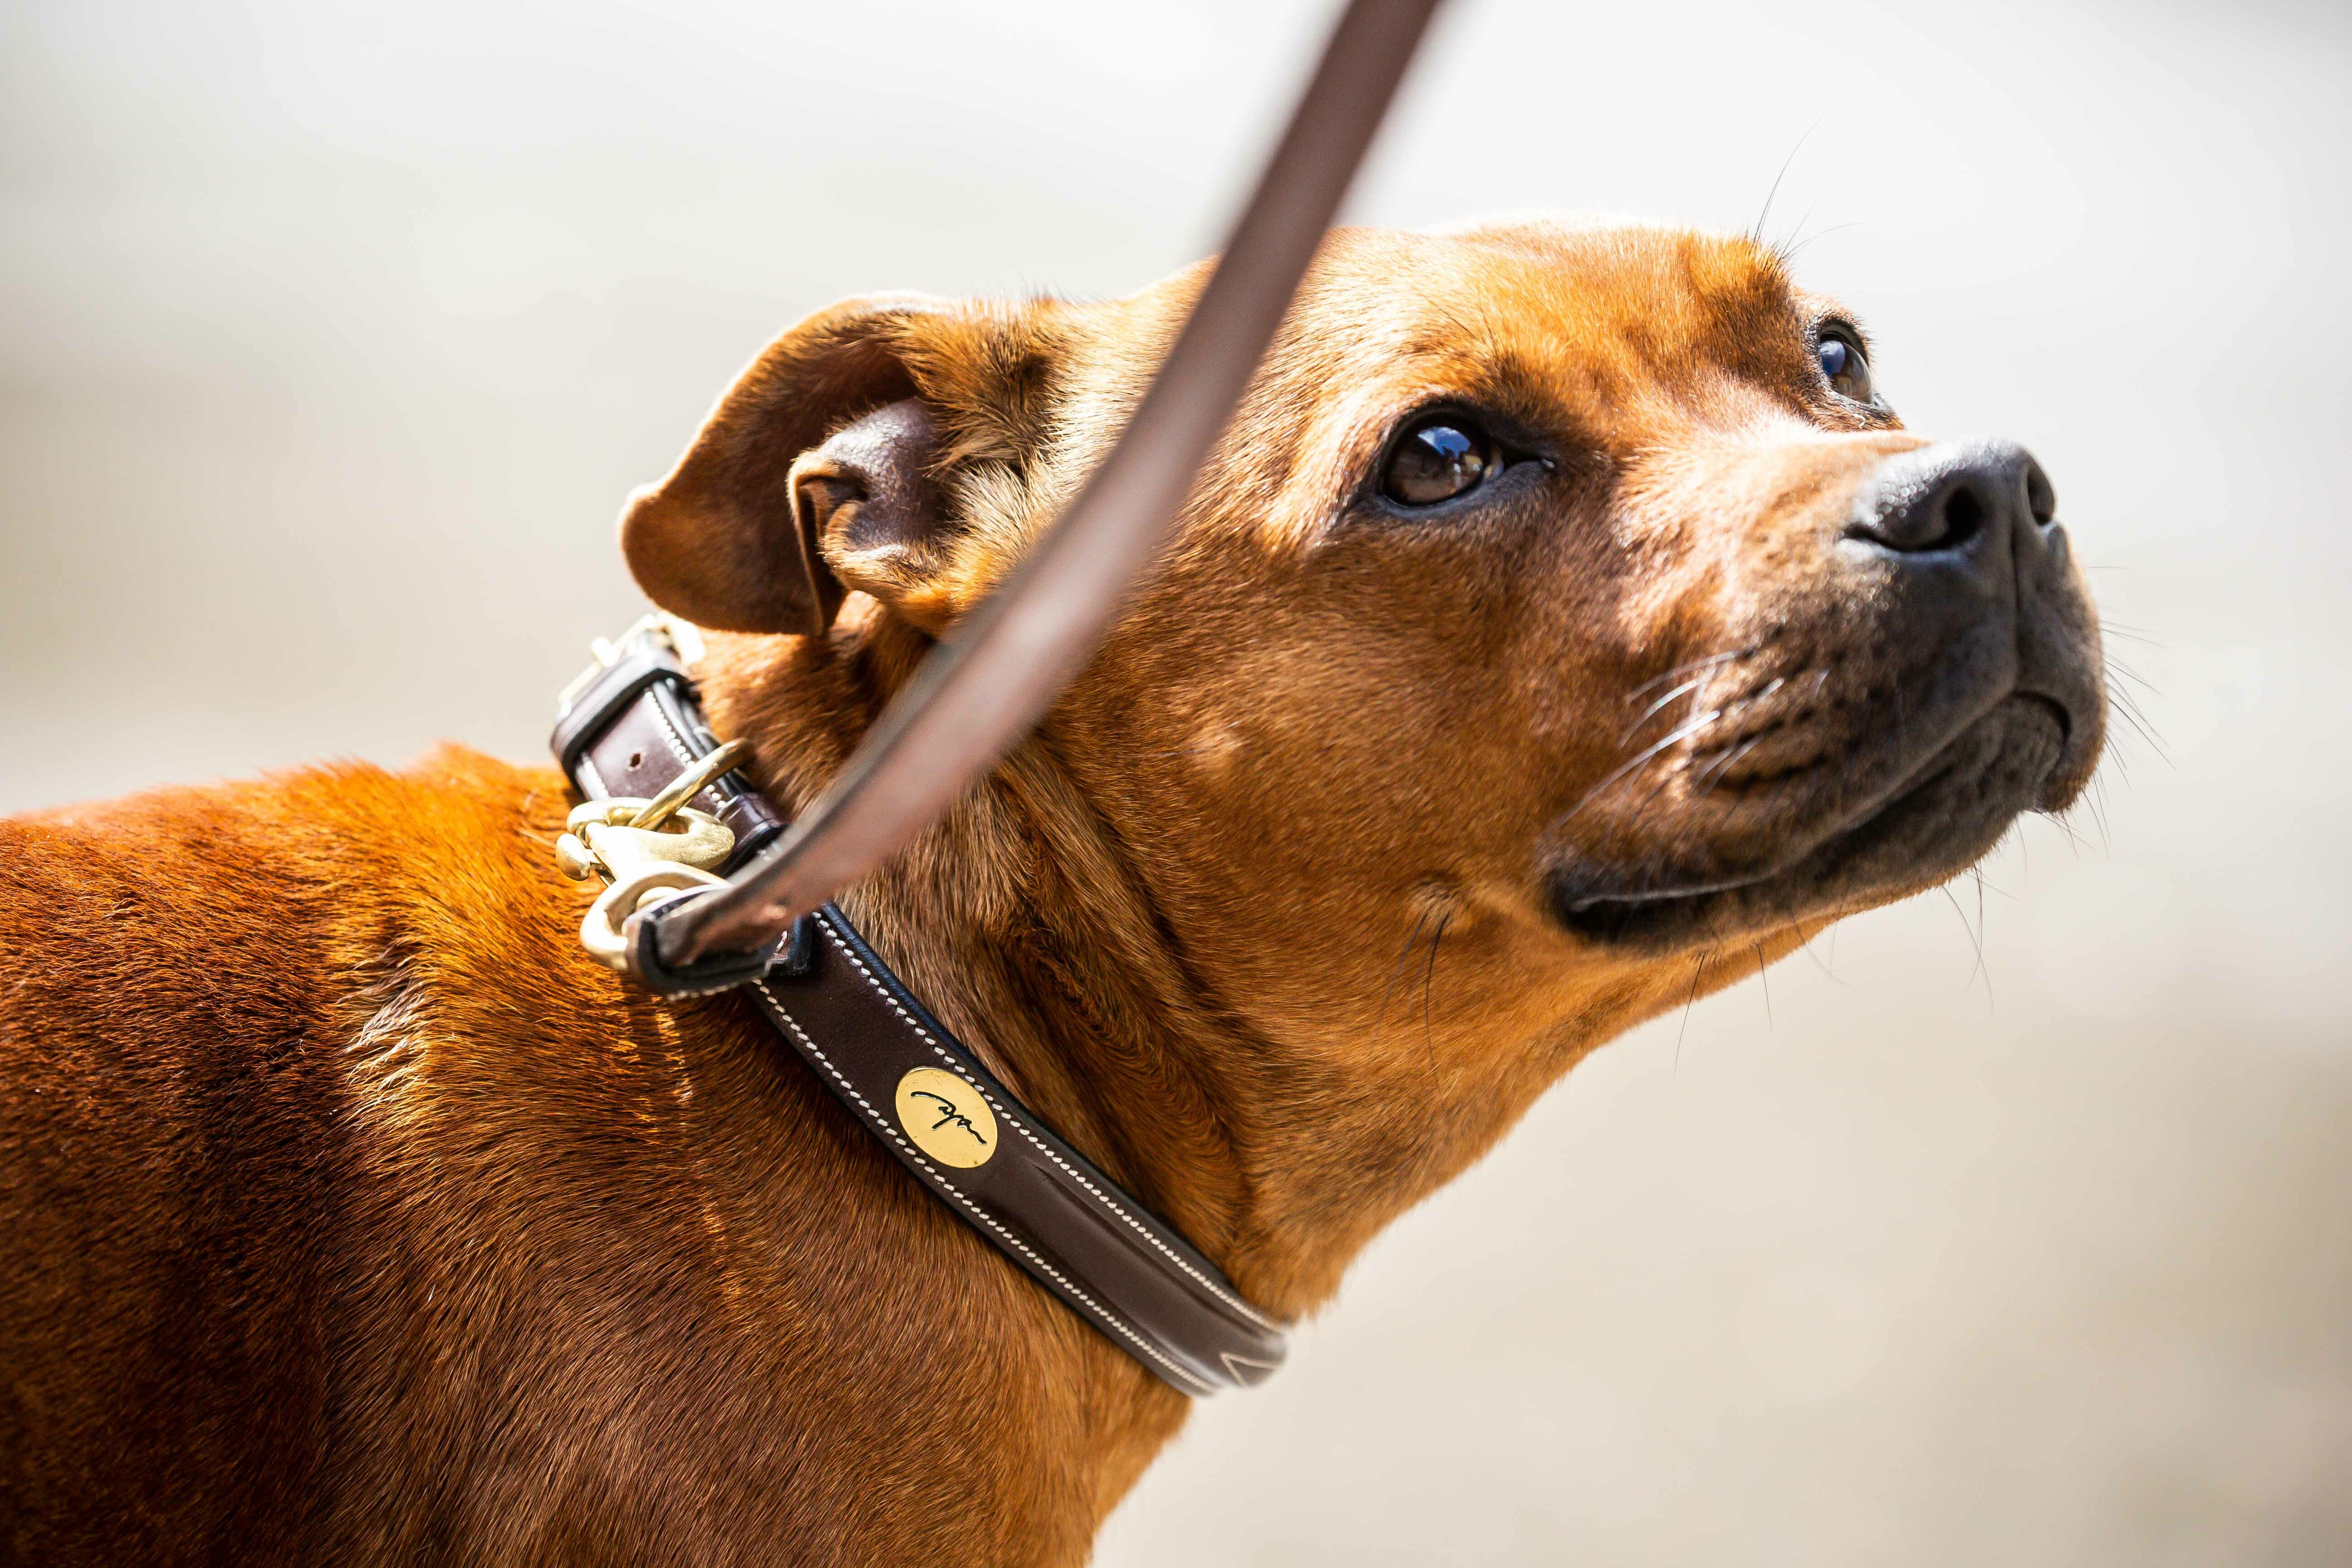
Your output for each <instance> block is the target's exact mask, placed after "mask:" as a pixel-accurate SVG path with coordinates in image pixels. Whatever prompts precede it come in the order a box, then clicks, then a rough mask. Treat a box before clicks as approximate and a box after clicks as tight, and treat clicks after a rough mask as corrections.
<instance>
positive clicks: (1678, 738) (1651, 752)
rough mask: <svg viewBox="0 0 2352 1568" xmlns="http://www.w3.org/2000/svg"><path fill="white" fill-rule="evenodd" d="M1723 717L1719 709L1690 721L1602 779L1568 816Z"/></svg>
mask: <svg viewBox="0 0 2352 1568" xmlns="http://www.w3.org/2000/svg"><path fill="white" fill-rule="evenodd" d="M1722 717H1723V710H1721V709H1719V708H1718V709H1716V710H1713V711H1711V712H1706V713H1702V714H1700V715H1699V716H1698V717H1697V718H1696V719H1694V720H1692V721H1689V722H1688V723H1686V724H1685V725H1683V726H1682V727H1681V728H1680V729H1678V730H1676V731H1674V733H1672V734H1670V735H1668V736H1667V737H1666V738H1665V739H1664V740H1662V741H1660V742H1657V743H1656V744H1655V745H1653V746H1651V747H1649V748H1647V749H1646V750H1644V751H1643V752H1642V753H1641V755H1639V756H1637V757H1635V758H1633V761H1631V762H1629V763H1625V765H1624V766H1622V767H1621V768H1619V769H1618V770H1617V771H1616V772H1615V773H1611V774H1610V775H1609V776H1608V777H1607V778H1605V779H1602V780H1601V782H1600V783H1599V784H1594V785H1593V786H1592V787H1591V789H1589V790H1587V791H1585V792H1584V798H1583V799H1582V800H1580V801H1578V802H1577V803H1576V805H1574V806H1573V807H1572V808H1570V811H1569V814H1568V815H1569V816H1570V817H1572V816H1575V815H1576V814H1577V813H1578V812H1580V811H1582V810H1583V809H1584V808H1585V807H1586V806H1588V805H1591V804H1592V802H1593V800H1594V798H1595V797H1596V796H1598V795H1600V794H1601V791H1603V790H1605V789H1607V788H1608V787H1609V786H1610V785H1612V784H1615V783H1617V782H1618V781H1619V780H1621V779H1622V778H1624V777H1626V776H1627V775H1628V774H1630V773H1633V772H1634V771H1635V770H1636V769H1638V768H1640V767H1641V766H1642V765H1643V763H1647V762H1649V761H1650V760H1651V759H1652V758H1653V757H1655V756H1656V755H1657V754H1658V753H1659V752H1664V751H1665V750H1667V749H1668V748H1669V747H1672V746H1675V745H1678V744H1680V743H1681V742H1684V741H1687V740H1689V739H1690V738H1691V737H1692V736H1693V735H1696V734H1697V733H1698V732H1699V731H1702V730H1704V729H1706V727H1707V726H1708V725H1709V724H1712V723H1714V722H1715V721H1717V720H1718V719H1720V718H1722ZM1563 820H1565V819H1563Z"/></svg>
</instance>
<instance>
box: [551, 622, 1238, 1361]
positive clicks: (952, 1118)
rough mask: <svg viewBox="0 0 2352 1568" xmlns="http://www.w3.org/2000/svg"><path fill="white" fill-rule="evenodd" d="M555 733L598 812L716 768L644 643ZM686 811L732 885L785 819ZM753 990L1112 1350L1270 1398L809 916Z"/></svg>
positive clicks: (1152, 1243)
mask: <svg viewBox="0 0 2352 1568" xmlns="http://www.w3.org/2000/svg"><path fill="white" fill-rule="evenodd" d="M611 651H612V653H613V656H614V657H613V658H611V659H610V660H604V659H603V658H601V656H600V664H599V668H595V669H593V670H592V671H591V672H590V674H589V677H588V679H586V681H585V682H584V684H583V685H581V686H579V687H577V688H576V689H574V690H573V692H572V693H571V694H570V695H569V697H568V699H567V700H566V701H565V703H564V705H563V708H562V711H561V712H560V713H559V714H558V716H557V719H556V725H555V733H554V736H553V738H552V741H551V745H552V747H553V749H554V752H555V756H556V761H557V763H559V764H560V765H561V766H562V769H563V772H564V774H565V776H566V777H568V778H570V779H571V780H572V783H573V784H575V785H576V786H577V787H578V788H579V790H580V793H581V794H582V795H583V796H584V797H585V798H587V799H590V800H597V799H609V798H631V797H634V798H637V799H650V798H651V797H653V796H654V795H658V794H659V793H660V792H661V790H662V789H663V787H664V786H665V785H667V784H669V783H670V781H671V780H673V779H676V778H677V777H678V776H679V775H681V774H682V773H685V772H686V771H687V769H688V768H689V767H691V766H693V765H694V763H697V762H698V761H699V760H700V759H702V758H703V757H705V756H707V755H709V753H710V752H712V751H714V750H716V749H717V747H718V745H719V742H718V740H717V738H716V737H715V736H713V735H712V734H711V732H710V730H709V726H708V725H707V724H705V723H704V722H703V718H702V709H701V705H700V703H699V702H698V700H697V699H696V695H695V689H694V684H693V682H692V680H691V679H689V678H688V675H687V673H686V670H685V668H684V667H683V665H682V664H681V663H680V661H679V658H678V656H677V650H676V649H675V647H673V646H672V645H671V643H670V640H669V638H668V637H667V634H666V633H665V632H663V631H662V630H661V629H660V628H659V627H658V626H646V625H642V624H641V626H639V628H638V629H637V630H636V631H635V633H633V634H632V636H631V637H630V638H629V639H628V640H627V641H625V643H624V644H623V645H622V646H621V647H618V648H615V649H613V650H611ZM692 804H693V805H697V806H699V807H700V808H701V809H703V810H705V811H708V812H709V813H710V814H711V815H712V816H716V817H718V818H719V821H721V822H722V823H724V824H726V826H728V827H729V828H730V830H732V831H733V833H734V835H735V851H734V857H733V859H732V861H731V862H730V868H732V867H733V866H737V865H740V864H742V863H744V862H745V861H747V860H749V859H750V858H751V857H753V856H756V855H757V854H759V853H760V851H761V849H762V848H764V847H766V846H767V845H769V844H771V843H772V842H773V841H774V840H775V839H776V838H777V837H780V836H781V835H782V833H783V831H784V829H785V827H786V826H787V824H786V821H785V818H784V817H783V816H782V814H781V813H779V812H778V811H777V810H776V809H775V807H774V806H773V805H771V804H770V802H769V801H768V800H767V799H766V797H765V796H763V795H761V794H760V793H759V791H758V790H756V789H755V788H753V787H752V786H751V784H750V782H749V781H747V780H746V779H745V778H744V777H743V776H742V775H741V774H740V773H727V774H723V775H721V776H720V777H719V778H718V779H717V780H715V781H713V782H712V783H711V784H709V786H707V787H706V788H705V789H704V790H703V791H702V792H701V793H699V794H698V795H695V796H694V797H693V800H692ZM744 984H745V988H746V989H747V990H748V992H749V994H750V995H751V998H752V1000H753V1002H754V1003H755V1004H756V1005H758V1007H759V1009H760V1011H761V1013H762V1014H764V1015H765V1016H767V1019H768V1021H769V1022H770V1023H771V1024H772V1025H774V1026H775V1028H776V1030H777V1032H778V1033H779V1034H781V1035H782V1037H784V1040H785V1041H786V1043H787V1044H789V1045H790V1046H791V1047H792V1048H793V1051H795V1052H796V1053H797V1054H798V1055H799V1056H800V1058H801V1059H802V1060H803V1062H805V1063H807V1064H808V1067H809V1068H810V1070H811V1071H813V1072H814V1073H815V1074H816V1076H817V1079H818V1080H819V1081H820V1082H822V1083H823V1084H824V1086H825V1088H827V1089H831V1090H832V1091H833V1092H834V1094H835V1096H836V1097H838V1098H839V1099H840V1100H841V1102H842V1103H843V1104H844V1105H845V1106H846V1107H848V1109H849V1111H850V1114H851V1115H852V1116H853V1117H854V1118H855V1119H856V1121H858V1123H859V1124H860V1125H862V1126H863V1127H865V1128H866V1131H869V1132H871V1133H873V1134H874V1136H875V1137H876V1138H877V1139H879V1140H880V1141H881V1142H882V1146H883V1147H884V1148H886V1149H887V1150H889V1152H891V1154H892V1155H893V1156H894V1157H895V1158H896V1159H897V1160H898V1163H900V1164H902V1165H904V1166H906V1167H907V1169H908V1171H910V1172H912V1173H914V1175H915V1178H916V1180H918V1181H919V1182H921V1183H922V1184H923V1185H924V1186H926V1187H928V1188H929V1189H930V1191H931V1193H932V1194H933V1195H935V1196H936V1197H938V1198H939V1199H940V1202H942V1203H944V1204H946V1205H947V1206H948V1208H949V1209H950V1212H952V1213H953V1214H954V1215H956V1217H957V1218H959V1219H961V1220H962V1221H963V1222H964V1223H965V1224H967V1225H969V1226H971V1227H972V1228H973V1229H974V1230H976V1231H978V1232H979V1233H980V1235H981V1236H982V1238H984V1239H985V1240H986V1241H987V1242H988V1243H989V1244H990V1245H991V1246H992V1247H995V1248H996V1249H997V1250H998V1251H999V1252H1002V1253H1003V1255H1004V1256H1005V1257H1006V1258H1010V1259H1012V1260H1013V1263H1014V1264H1016V1265H1017V1266H1019V1267H1020V1268H1022V1269H1023V1270H1024V1271H1025V1272H1027V1273H1028V1274H1029V1275H1030V1276H1031V1278H1033V1279H1035V1280H1036V1281H1037V1282H1038V1283H1039V1284H1040V1285H1043V1286H1044V1287H1045V1289H1048V1290H1050V1291H1052V1292H1053V1293H1054V1294H1055V1296H1058V1297H1059V1298H1061V1300H1063V1302H1064V1303H1065V1304H1066V1305H1067V1306H1068V1307H1069V1308H1070V1309H1071V1310H1073V1311H1075V1312H1076V1313H1077V1314H1078V1316H1080V1317H1081V1318H1084V1319H1085V1320H1086V1321H1087V1322H1089V1323H1091V1324H1093V1325H1094V1326H1095V1327H1096V1328H1097V1330H1099V1331H1101V1332H1102V1333H1103V1334H1104V1335H1105V1336H1106V1337H1108V1339H1109V1340H1110V1342H1112V1343H1113V1344H1116V1345H1118V1348H1119V1349H1121V1350H1123V1351H1125V1352H1128V1354H1129V1355H1131V1356H1133V1357H1134V1358H1135V1359H1136V1360H1138V1361H1139V1362H1141V1363H1143V1364H1144V1366H1146V1367H1147V1368H1149V1369H1150V1371H1151V1372H1153V1373H1157V1374H1158V1375H1159V1376H1160V1377H1161V1378H1162V1379H1164V1380H1166V1381H1167V1382H1168V1383H1169V1384H1172V1385H1173V1386H1174V1387H1176V1388H1178V1389H1180V1390H1181V1391H1182V1392H1184V1393H1186V1394H1213V1393H1215V1392H1217V1391H1218V1390H1219V1389H1223V1388H1235V1387H1247V1386H1249V1385H1250V1384H1256V1383H1260V1382H1263V1381H1264V1380H1265V1378H1266V1377H1267V1376H1269V1375H1270V1374H1271V1373H1273V1372H1274V1370H1275V1368H1276V1367H1277V1366H1280V1365H1281V1364H1282V1361H1283V1357H1284V1354H1285V1345H1284V1336H1283V1330H1282V1327H1281V1325H1280V1324H1278V1323H1276V1322H1275V1321H1273V1320H1272V1319H1270V1318H1268V1317H1266V1316H1265V1314H1264V1313H1262V1312H1260V1311H1258V1310H1256V1309H1255V1307H1252V1306H1251V1305H1250V1304H1249V1303H1248V1302H1247V1301H1245V1300H1243V1299H1242V1296H1241V1293H1240V1292H1239V1291H1238V1290H1236V1289H1234V1287H1233V1285H1232V1283H1231V1282H1230V1281H1228V1280H1227V1279H1225V1277H1224V1276H1223V1274H1221V1273H1219V1272H1218V1270H1217V1268H1216V1266H1215V1265H1214V1264H1213V1263H1211V1262H1210V1261H1209V1260H1208V1259H1207V1258H1203V1257H1202V1256H1201V1254H1200V1252H1199V1251H1198V1250H1197V1249H1196V1248H1195V1247H1193V1246H1192V1244H1191V1243H1190V1242H1188V1241H1186V1240H1185V1239H1184V1237H1182V1235H1181V1234H1180V1233H1179V1232H1178V1231H1177V1229H1176V1227H1175V1226H1171V1225H1170V1224H1169V1223H1168V1222H1167V1221H1165V1220H1163V1219H1160V1217H1159V1216H1158V1215H1154V1214H1152V1213H1151V1212H1150V1210H1149V1209H1147V1208H1145V1207H1144V1206H1143V1205H1141V1204H1139V1203H1138V1202H1136V1201H1135V1199H1134V1198H1133V1197H1131V1196H1129V1194H1127V1193H1125V1192H1123V1191H1121V1190H1120V1188H1119V1186H1118V1184H1117V1183H1115V1182H1113V1181H1112V1180H1111V1179H1110V1178H1109V1177H1108V1176H1106V1175H1104V1174H1103V1173H1102V1172H1101V1171H1099V1170H1097V1169H1096V1167H1095V1166H1094V1164H1093V1163H1091V1162H1089V1161H1088V1160H1087V1158H1086V1157H1085V1156H1084V1155H1082V1154H1080V1153H1078V1152H1076V1150H1074V1149H1072V1148H1071V1147H1070V1146H1069V1145H1068V1144H1067V1143H1066V1142H1063V1141H1062V1140H1061V1139H1060V1138H1058V1137H1057V1136H1055V1133H1054V1131H1053V1130H1052V1129H1051V1128H1049V1127H1047V1126H1046V1125H1045V1122H1044V1121H1042V1120H1040V1119H1039V1117H1038V1116H1037V1115H1036V1113H1035V1112H1034V1111H1032V1110H1030V1109H1029V1108H1028V1107H1027V1106H1025V1105H1024V1104H1022V1103H1021V1101H1020V1100H1017V1099H1015V1098H1014V1097H1013V1094H1012V1092H1011V1091H1010V1090H1008V1089H1006V1088H1005V1087H1004V1086H1003V1084H1002V1083H1000V1082H998V1081H997V1080H996V1079H995V1078H994V1077H993V1076H992V1075H991V1074H990V1072H989V1071H988V1069H987V1068H983V1067H982V1066H981V1065H980V1063H979V1062H978V1061H977V1060H976V1059H974V1058H973V1057H972V1055H971V1052H970V1051H968V1050H966V1049H965V1048H964V1047H963V1046H962V1045H961V1044H960V1043H958V1041H957V1040H956V1037H954V1036H953V1035H951V1034H950V1033H949V1032H948V1030H947V1028H946V1027H945V1026H942V1025H941V1024H940V1022H939V1020H938V1019H936V1018H934V1017H932V1016H931V1015H930V1014H929V1011H927V1010H926V1009H925V1008H924V1006H923V1005H922V1004H921V1003H920V1002H919V1001H918V1000H916V998H915V997H914V996H913V994H910V993H909V992H908V989H907V987H906V985H905V984H903V983H901V982H900V980H899V979H898V976H897V975H896V974H893V973H891V972H890V968H889V966H888V965H887V963H884V962H883V961H882V959H881V958H880V957H879V956H878V955H877V954H876V952H874V950H873V948H872V947H870V946H869V945H867V943H866V940H865V939H864V938H863V937H861V936H860V935H858V933H857V930H856V927H855V926H853V925H851V924H850V922H849V919H848V917H847V916H845V915H844V914H843V913H842V912H841V910H839V909H837V908H835V906H834V905H832V904H830V903H827V904H824V905H821V906H820V907H818V908H817V909H816V910H815V911H814V913H811V914H808V915H805V916H803V917H802V918H801V919H800V920H799V921H796V922H795V923H794V925H793V928H792V930H791V931H790V933H789V934H788V936H787V938H786V939H785V940H784V941H783V942H781V943H772V944H770V946H769V947H768V948H766V949H764V950H763V960H762V963H761V965H760V967H759V969H758V972H757V973H751V974H747V975H745V976H744Z"/></svg>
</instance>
